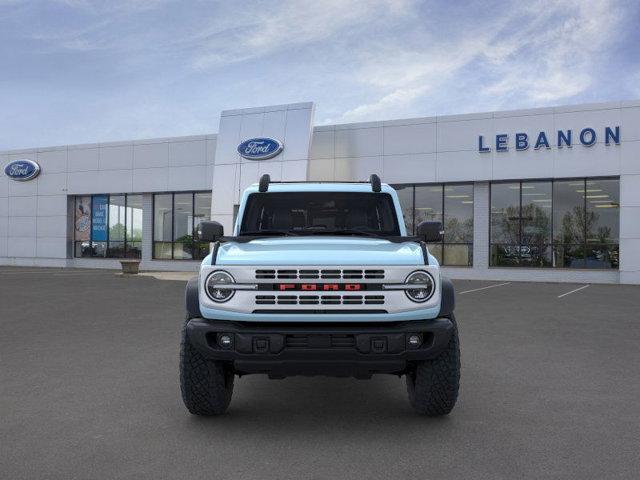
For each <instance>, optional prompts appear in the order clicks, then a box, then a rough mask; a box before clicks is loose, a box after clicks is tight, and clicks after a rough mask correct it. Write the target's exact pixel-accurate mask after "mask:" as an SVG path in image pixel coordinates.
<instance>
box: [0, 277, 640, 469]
mask: <svg viewBox="0 0 640 480" xmlns="http://www.w3.org/2000/svg"><path fill="white" fill-rule="evenodd" d="M455 284H456V289H457V292H458V297H457V301H458V304H457V317H458V322H459V328H460V338H461V348H462V362H463V367H462V380H461V382H462V383H461V392H460V399H459V401H458V404H457V406H456V408H455V409H454V411H453V412H452V414H451V415H450V416H448V417H446V418H437V419H432V418H424V417H419V416H417V415H415V414H414V413H413V411H412V410H411V408H410V407H409V404H408V401H407V398H406V392H405V386H404V379H402V380H401V379H398V378H397V377H391V376H378V377H374V379H372V380H369V381H362V380H360V381H359V380H352V379H331V378H321V377H317V378H290V379H286V380H268V379H267V378H266V377H262V376H247V377H243V378H241V379H240V380H236V389H235V392H234V399H233V401H232V404H231V407H230V409H229V412H228V414H227V415H226V416H223V417H219V418H198V417H193V416H191V415H189V414H188V413H187V411H186V409H185V408H184V407H183V405H182V402H181V398H180V390H179V385H178V347H179V336H180V329H181V326H182V318H183V289H184V282H179V281H162V280H157V279H155V278H151V277H122V276H118V275H116V274H114V272H110V271H95V270H94V271H90V270H57V269H35V268H9V267H0V328H1V333H0V391H1V394H0V412H1V414H0V472H1V473H0V477H2V478H7V479H12V480H14V479H39V478H47V479H98V478H99V479H107V478H108V479H129V478H131V479H133V478H135V479H141V478H150V479H164V478H167V479H178V478H193V479H198V478H209V479H211V478H225V479H227V478H228V479H245V478H247V479H261V480H264V479H271V478H274V479H303V478H313V479H335V478H358V479H363V478H367V479H375V478H381V479H382V478H385V479H389V478H416V479H417V478H420V479H424V478H474V479H515V478H535V479H542V478H553V479H555V478H576V479H589V478H598V479H603V478H606V479H614V478H629V479H631V478H638V472H639V471H640V457H639V455H638V452H639V451H640V348H638V345H639V344H640V315H639V311H640V287H637V286H613V285H590V286H588V287H584V285H578V284H544V283H543V284H541V283H503V282H475V281H474V282H472V281H457V282H455ZM583 287H584V288H583ZM578 289H579V290H578ZM574 290H576V291H574Z"/></svg>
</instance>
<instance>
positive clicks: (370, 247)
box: [205, 236, 437, 266]
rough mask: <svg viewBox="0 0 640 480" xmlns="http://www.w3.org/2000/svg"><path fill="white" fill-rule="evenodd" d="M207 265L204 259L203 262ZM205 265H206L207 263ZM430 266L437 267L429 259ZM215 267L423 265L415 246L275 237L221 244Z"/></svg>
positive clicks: (341, 238)
mask: <svg viewBox="0 0 640 480" xmlns="http://www.w3.org/2000/svg"><path fill="white" fill-rule="evenodd" d="M207 260H208V262H211V258H210V257H207V259H205V262H207ZM208 262H207V263H208ZM429 263H430V264H432V265H433V264H437V262H436V261H435V259H434V258H433V257H431V256H429ZM216 264H217V265H271V266H275V265H424V258H423V255H422V249H421V248H420V245H419V244H418V243H416V242H402V243H393V242H390V241H388V240H383V239H377V238H362V237H358V238H353V237H349V238H345V237H331V236H327V237H305V238H301V237H277V238H266V239H260V240H252V241H250V242H247V243H236V242H229V243H223V244H222V245H220V248H219V249H218V255H217V260H216Z"/></svg>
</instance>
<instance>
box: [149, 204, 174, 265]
mask: <svg viewBox="0 0 640 480" xmlns="http://www.w3.org/2000/svg"><path fill="white" fill-rule="evenodd" d="M172 237H173V195H172V194H170V193H163V194H157V195H154V196H153V258H158V259H171V258H172V256H171V249H172V245H173V238H172Z"/></svg>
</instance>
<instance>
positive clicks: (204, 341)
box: [187, 318, 454, 378]
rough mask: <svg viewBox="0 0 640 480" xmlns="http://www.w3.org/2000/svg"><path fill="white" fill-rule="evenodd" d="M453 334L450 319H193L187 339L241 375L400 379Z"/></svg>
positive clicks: (438, 348)
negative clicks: (224, 340)
mask: <svg viewBox="0 0 640 480" xmlns="http://www.w3.org/2000/svg"><path fill="white" fill-rule="evenodd" d="M453 329H454V326H453V323H452V321H451V320H450V319H448V318H437V319H434V320H420V321H410V322H397V323H367V324H361V323H350V324H343V323H340V324H336V323H268V324H263V323H239V322H227V321H218V320H206V319H202V318H194V319H191V320H190V321H189V323H188V324H187V335H188V336H189V340H190V341H191V343H192V344H193V345H194V346H195V347H196V348H197V349H198V350H199V351H200V353H202V355H203V356H205V357H207V358H209V359H212V360H221V361H225V362H229V363H232V364H233V369H234V371H235V372H236V373H238V374H241V375H243V374H249V373H265V374H267V375H269V376H270V377H272V378H283V377H288V376H292V375H329V376H338V377H358V378H369V377H370V376H371V375H372V374H374V373H394V374H401V373H404V372H405V371H406V370H407V366H408V363H410V362H415V361H419V360H428V359H431V358H434V357H436V356H437V355H438V354H439V353H440V352H441V351H442V350H443V349H444V348H445V347H446V345H447V343H448V342H449V339H450V338H451V334H452V332H453ZM225 334H226V335H229V336H230V337H231V339H232V345H231V346H229V347H226V348H223V347H221V346H220V344H219V338H220V336H221V335H225ZM412 334H414V335H415V334H417V335H420V336H421V338H422V343H421V345H419V346H417V347H415V346H412V345H410V344H409V342H408V338H409V336H410V335H412Z"/></svg>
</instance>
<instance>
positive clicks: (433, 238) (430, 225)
mask: <svg viewBox="0 0 640 480" xmlns="http://www.w3.org/2000/svg"><path fill="white" fill-rule="evenodd" d="M416 233H417V234H418V237H420V239H421V240H422V241H424V242H427V243H438V242H441V241H442V237H443V235H444V230H443V229H442V223H440V222H420V223H419V224H418V228H417V229H416Z"/></svg>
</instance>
